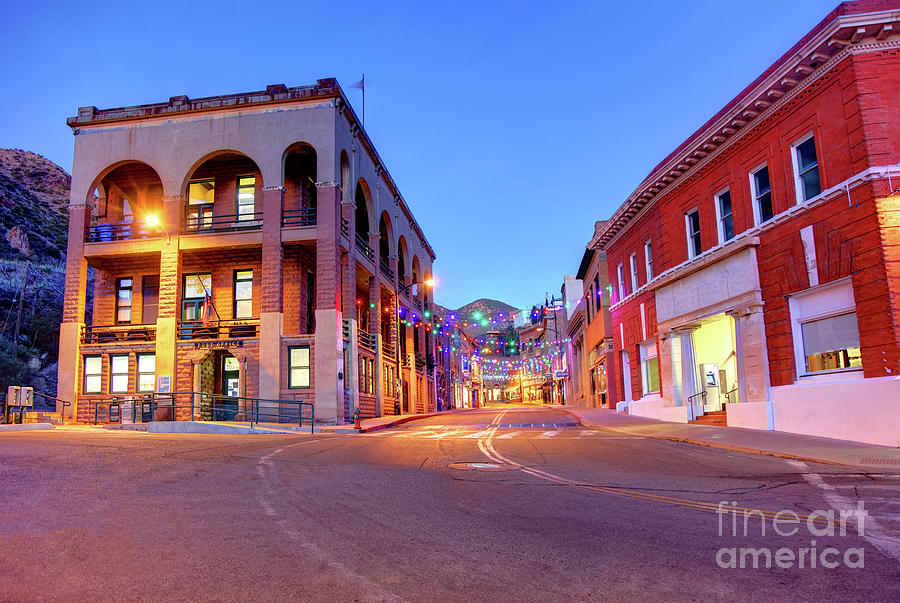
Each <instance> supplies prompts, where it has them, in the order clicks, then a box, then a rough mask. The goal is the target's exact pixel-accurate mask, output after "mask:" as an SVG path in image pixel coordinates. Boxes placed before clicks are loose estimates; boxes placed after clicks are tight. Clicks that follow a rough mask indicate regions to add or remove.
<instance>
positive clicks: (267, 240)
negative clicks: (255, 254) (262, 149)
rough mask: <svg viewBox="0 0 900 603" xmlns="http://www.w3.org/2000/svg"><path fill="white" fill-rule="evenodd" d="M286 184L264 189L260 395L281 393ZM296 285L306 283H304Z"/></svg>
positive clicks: (271, 397) (269, 396) (276, 395)
mask: <svg viewBox="0 0 900 603" xmlns="http://www.w3.org/2000/svg"><path fill="white" fill-rule="evenodd" d="M283 198H284V187H282V186H271V187H266V188H264V189H263V190H262V211H263V227H262V279H261V280H260V286H261V287H262V295H260V298H261V299H262V307H261V308H260V309H259V310H260V311H259V397H260V398H264V399H269V400H277V399H279V398H280V397H281V335H282V331H283V325H284V312H283V305H282V304H283V299H284V295H283V293H284V268H283V266H284V246H283V245H282V242H281V209H282V202H283ZM296 286H300V287H302V286H303V284H302V283H297V284H296Z"/></svg>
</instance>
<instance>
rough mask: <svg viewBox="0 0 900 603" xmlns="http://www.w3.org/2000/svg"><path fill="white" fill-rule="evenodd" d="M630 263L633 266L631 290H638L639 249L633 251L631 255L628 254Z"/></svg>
mask: <svg viewBox="0 0 900 603" xmlns="http://www.w3.org/2000/svg"><path fill="white" fill-rule="evenodd" d="M628 263H629V265H630V267H631V290H632V291H637V290H638V265H637V251H635V252H633V253H632V254H631V255H630V256H628Z"/></svg>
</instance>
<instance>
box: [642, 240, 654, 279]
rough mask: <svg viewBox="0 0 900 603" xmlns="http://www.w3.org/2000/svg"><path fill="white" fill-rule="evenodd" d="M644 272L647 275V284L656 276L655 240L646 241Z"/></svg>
mask: <svg viewBox="0 0 900 603" xmlns="http://www.w3.org/2000/svg"><path fill="white" fill-rule="evenodd" d="M644 270H645V271H646V274H647V282H648V283H649V282H650V281H652V280H653V277H654V276H656V275H655V274H653V240H652V239H651V240H647V241H644Z"/></svg>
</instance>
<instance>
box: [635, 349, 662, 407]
mask: <svg viewBox="0 0 900 603" xmlns="http://www.w3.org/2000/svg"><path fill="white" fill-rule="evenodd" d="M644 350H652V354H653V355H652V356H651V355H650V354H649V352H648V354H647V355H646V356H645V355H644ZM654 358H656V378H657V380H658V381H660V383H659V388H658V389H654V390H651V389H647V386H648V385H649V381H650V379H649V377H648V376H647V361H648V360H652V359H654ZM638 360H639V361H640V363H641V394H642V395H644V396H647V395H652V394H657V395H659V393H660V391H661V390H662V382H661V381H662V379H661V376H660V374H659V350H658V349H657V347H656V339H648V340H647V341H644V342H642V343H640V344H638Z"/></svg>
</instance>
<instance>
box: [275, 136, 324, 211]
mask: <svg viewBox="0 0 900 603" xmlns="http://www.w3.org/2000/svg"><path fill="white" fill-rule="evenodd" d="M316 170H317V165H316V150H315V149H314V148H312V147H311V146H309V145H307V144H303V143H300V144H297V145H294V146H292V147H290V148H289V149H288V151H287V153H286V154H285V158H284V198H283V201H282V218H281V219H282V224H283V225H284V226H313V225H315V223H316V207H317V199H316V173H317V172H316Z"/></svg>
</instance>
